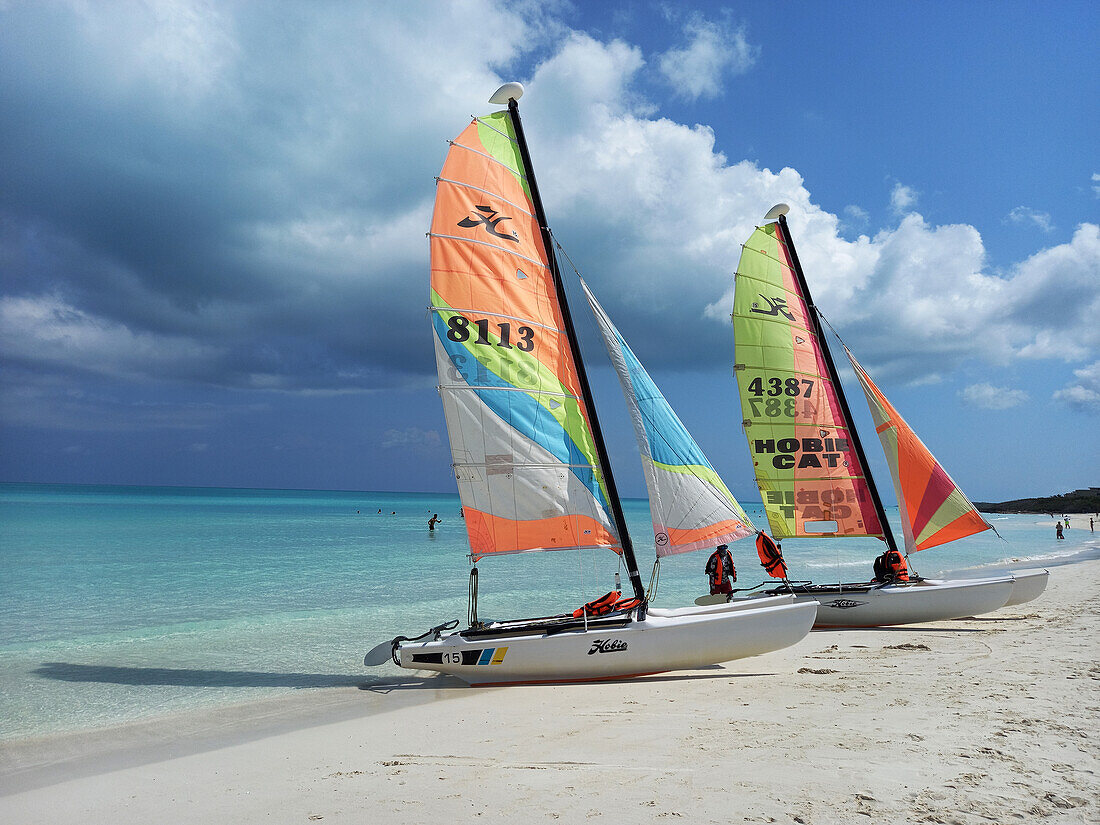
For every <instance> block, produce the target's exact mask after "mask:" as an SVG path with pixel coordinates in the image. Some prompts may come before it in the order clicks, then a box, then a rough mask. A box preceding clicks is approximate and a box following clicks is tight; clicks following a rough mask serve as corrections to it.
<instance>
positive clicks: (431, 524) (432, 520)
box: [428, 513, 443, 533]
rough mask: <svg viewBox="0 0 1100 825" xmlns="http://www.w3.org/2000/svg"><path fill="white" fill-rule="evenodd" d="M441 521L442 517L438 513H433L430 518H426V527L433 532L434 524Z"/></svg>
mask: <svg viewBox="0 0 1100 825" xmlns="http://www.w3.org/2000/svg"><path fill="white" fill-rule="evenodd" d="M441 521H443V519H441V518H440V517H439V513H435V514H434V515H433V516H432V517H431V518H430V519H428V529H429V530H430V531H431V532H433V533H434V532H435V526H436V525H437V524H439V522H441Z"/></svg>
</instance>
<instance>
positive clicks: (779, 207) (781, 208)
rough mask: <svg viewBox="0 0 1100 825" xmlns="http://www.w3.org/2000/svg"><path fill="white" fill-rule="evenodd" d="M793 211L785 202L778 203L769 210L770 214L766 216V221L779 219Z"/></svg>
mask: <svg viewBox="0 0 1100 825" xmlns="http://www.w3.org/2000/svg"><path fill="white" fill-rule="evenodd" d="M790 211H791V208H790V207H789V206H787V204H785V203H777V204H776V205H775V206H773V207H772V208H771V209H769V210H768V214H767V215H765V216H764V220H766V221H774V220H778V218H779V216H780V215H786V214H787V213H788V212H790Z"/></svg>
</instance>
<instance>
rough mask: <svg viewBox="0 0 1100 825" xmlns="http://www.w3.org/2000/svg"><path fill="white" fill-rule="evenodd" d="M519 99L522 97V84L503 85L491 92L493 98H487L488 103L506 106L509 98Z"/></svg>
mask: <svg viewBox="0 0 1100 825" xmlns="http://www.w3.org/2000/svg"><path fill="white" fill-rule="evenodd" d="M521 97H523V84H522V83H505V84H504V85H503V86H501V87H500V88H499V89H497V90H496V91H495V92H493V96H492V97H491V98H489V102H490V103H497V104H500V105H502V106H506V105H508V100H509V98H511V99H513V100H519V99H520V98H521Z"/></svg>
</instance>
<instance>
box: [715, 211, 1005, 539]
mask: <svg viewBox="0 0 1100 825" xmlns="http://www.w3.org/2000/svg"><path fill="white" fill-rule="evenodd" d="M785 231H786V229H785V225H784V224H783V223H780V222H776V223H769V224H767V225H765V226H763V227H759V228H757V229H756V231H755V232H753V234H752V236H751V237H750V238H749V240H748V242H747V243H746V244H745V245H744V247H743V249H742V253H741V261H740V263H739V264H738V267H737V284H736V291H735V298H734V311H733V325H734V337H735V339H736V364H735V365H734V369H735V371H736V374H737V383H738V387H739V389H740V393H741V410H742V418H743V420H742V426H743V427H744V430H745V436H746V438H747V439H748V442H749V451H750V452H751V454H752V459H753V465H754V469H755V472H756V480H757V485H758V486H759V488H760V492H761V497H762V498H763V500H764V507H765V510H766V511H767V513H768V521H769V523H770V525H771V528H772V533H773V535H774V536H775V537H776V538H787V537H794V536H822V535H828V536H875V537H878V538H885V534H884V532H883V528H882V525H881V522H880V521H879V518H878V516H877V514H876V509H875V506H874V500H873V498H872V492H871V488H870V485H869V484H868V477H867V475H866V469H865V468H864V467H863V466H862V465H861V462H860V461H859V459H858V457H857V455H856V452H855V451H854V449H853V444H854V442H853V435H854V431H853V429H852V424H851V422H850V421H849V420H848V418H847V416H846V415H845V414H844V409H845V407H844V405H842V404H841V403H840V397H841V396H840V395H839V394H842V393H843V388H840V387H836V386H834V385H833V382H832V381H831V380H830V379H829V370H828V367H827V363H826V354H825V352H824V350H823V347H824V346H825V342H824V341H820V340H818V336H817V335H816V334H815V333H814V329H815V325H814V323H813V322H812V320H811V318H810V315H809V312H810V308H809V306H808V303H809V300H808V296H806V295H804V294H803V290H802V289H801V287H800V285H799V278H798V277H797V276H796V274H795V270H794V257H793V256H792V255H791V254H790V253H789V245H788V239H787V238H785V237H784V233H785ZM803 283H804V281H803ZM845 352H846V353H847V355H848V358H849V360H850V361H851V363H852V367H853V369H854V370H855V372H856V376H857V377H858V378H859V381H860V384H861V385H862V387H863V390H864V394H865V395H866V397H867V404H868V406H869V407H870V409H871V414H872V416H873V418H874V421H875V429H876V431H877V432H878V435H879V440H880V441H881V443H882V447H883V450H884V452H885V453H886V460H887V464H888V465H889V468H890V474H891V477H892V479H893V482H894V491H895V493H896V494H897V498H898V508H899V510H900V512H901V520H902V530H903V532H904V534H905V550H906V553H913V552H915V551H917V550H924V549H926V548H928V547H935V546H936V545H939V544H943V543H945V542H948V541H954V540H955V539H959V538H963V537H965V536H969V535H973V534H975V533H979V532H981V531H983V530H988V529H990V525H989V524H987V523H986V521H985V519H983V518H982V517H981V515H980V514H979V513H978V511H977V510H976V509H975V507H974V505H973V504H972V503H971V502H970V500H969V499H967V497H966V496H965V495H964V494H963V492H962V490H960V489H959V487H958V485H957V484H955V482H954V481H952V480H951V477H950V476H949V475H948V474H947V472H946V471H945V470H944V469H943V467H942V466H940V464H939V462H938V461H936V459H935V458H934V457H933V456H932V454H931V453H930V452H929V451H928V448H927V447H925V446H924V444H923V443H922V442H921V440H920V439H919V438H918V437H917V436H916V434H915V433H914V432H913V430H912V429H911V428H910V427H909V425H908V424H906V423H905V420H904V419H903V418H902V417H901V416H900V415H899V414H898V412H897V410H896V409H894V407H893V405H891V404H890V402H889V401H888V400H887V399H886V397H885V396H884V395H883V394H882V392H881V391H880V390H879V388H878V387H877V386H875V384H874V382H873V381H871V378H870V377H869V376H868V375H867V372H866V371H865V370H864V369H863V367H861V366H860V365H859V363H858V362H857V361H856V359H855V358H854V357H853V356H852V353H851V352H849V351H848V349H847V347H845Z"/></svg>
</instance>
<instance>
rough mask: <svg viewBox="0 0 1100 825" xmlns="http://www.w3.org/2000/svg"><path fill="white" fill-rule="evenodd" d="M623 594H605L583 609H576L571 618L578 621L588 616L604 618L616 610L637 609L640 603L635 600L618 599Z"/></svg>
mask: <svg viewBox="0 0 1100 825" xmlns="http://www.w3.org/2000/svg"><path fill="white" fill-rule="evenodd" d="M622 595H623V594H622V593H620V592H619V591H618V590H612V591H611V592H610V593H605V594H604V595H602V596H600V597H599V598H598V599H593V600H592V601H590V602H589V603H588V604H586V605H584V607H578V608H577V609H576V610H574V611H573V618H574V619H579V618H580V617H581V616H584V615H585V614H588V615H589V616H606V615H607V614H608V613H614V612H615V611H617V610H630V609H631V608H632V607H637V606H638V605H639V604H641V601H640V600H639V599H636V598H633V597H631V598H628V599H623V598H620V596H622Z"/></svg>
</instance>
